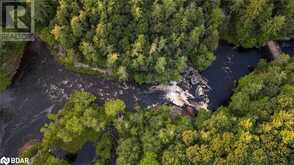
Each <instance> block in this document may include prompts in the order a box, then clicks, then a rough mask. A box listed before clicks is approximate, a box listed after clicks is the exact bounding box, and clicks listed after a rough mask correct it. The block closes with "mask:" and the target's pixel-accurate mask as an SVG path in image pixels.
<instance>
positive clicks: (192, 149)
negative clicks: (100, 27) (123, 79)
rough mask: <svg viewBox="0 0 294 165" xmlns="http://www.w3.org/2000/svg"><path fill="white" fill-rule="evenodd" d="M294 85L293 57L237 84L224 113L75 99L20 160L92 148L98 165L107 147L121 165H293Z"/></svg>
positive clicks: (82, 95)
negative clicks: (99, 103)
mask: <svg viewBox="0 0 294 165" xmlns="http://www.w3.org/2000/svg"><path fill="white" fill-rule="evenodd" d="M293 78H294V59H293V58H292V59H290V58H289V57H288V56H286V55H284V56H282V57H281V58H279V59H278V60H276V61H274V62H272V63H270V64H268V63H267V62H265V61H262V62H261V63H260V64H259V65H258V67H257V69H256V70H255V71H254V72H253V73H252V74H250V75H248V76H245V77H244V78H242V79H241V80H240V81H239V83H238V87H237V88H236V91H235V94H234V95H233V96H232V98H231V102H230V103H229V105H228V106H224V107H220V108H219V109H218V110H217V111H216V112H214V113H211V112H209V111H200V112H199V113H198V115H197V117H196V118H190V117H187V116H182V115H178V114H177V113H175V110H173V108H172V107H169V106H159V107H156V108H152V109H145V110H143V109H142V110H140V111H138V112H127V111H126V110H125V105H124V103H123V102H122V101H120V100H111V101H108V102H106V103H105V104H104V105H103V106H97V105H96V103H95V97H94V96H93V95H91V94H89V93H86V92H77V93H75V94H74V95H73V96H71V98H70V100H69V101H68V103H67V104H66V105H65V109H64V111H62V112H61V113H60V114H57V115H52V116H51V117H50V119H51V120H52V123H51V124H49V125H46V126H45V127H44V128H43V129H42V132H43V133H44V138H43V140H42V142H41V143H40V144H38V145H37V147H36V148H37V149H36V148H35V149H34V150H33V151H34V152H32V149H31V150H30V151H27V153H26V154H27V155H30V156H31V157H34V159H33V160H34V163H35V164H38V163H39V162H40V161H43V162H46V161H52V160H54V161H62V160H59V159H57V158H55V157H54V156H53V155H52V154H50V153H48V151H49V150H50V151H52V149H56V148H62V149H63V150H65V151H67V152H70V153H77V152H78V151H79V150H80V149H81V148H82V146H83V145H84V144H85V143H86V142H91V143H93V144H95V145H96V154H97V157H96V160H97V162H96V164H99V165H100V164H107V163H109V160H110V158H111V149H112V147H113V146H114V144H117V148H116V155H117V159H116V162H117V164H120V165H137V164H140V165H149V164H152V165H156V164H158V165H159V164H162V165H186V164H265V165H266V164H293V163H294V159H293V158H294V157H293V156H294V155H293V147H294V123H293V115H294V95H293V94H294V86H293V84H294V79H293ZM114 130H116V131H114ZM113 132H117V133H118V136H117V135H116V137H118V139H117V138H114V139H113ZM28 153H29V154H28ZM34 155H35V156H34ZM53 158H54V159H53ZM44 160H46V161H44ZM63 161H64V160H63Z"/></svg>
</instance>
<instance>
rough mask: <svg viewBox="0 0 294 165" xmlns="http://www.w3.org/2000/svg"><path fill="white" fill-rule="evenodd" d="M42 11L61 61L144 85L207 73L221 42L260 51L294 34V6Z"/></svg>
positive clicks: (114, 6)
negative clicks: (193, 70)
mask: <svg viewBox="0 0 294 165" xmlns="http://www.w3.org/2000/svg"><path fill="white" fill-rule="evenodd" d="M35 6H36V7H35V8H36V17H35V18H36V24H37V28H36V29H37V36H39V37H40V38H41V39H42V40H44V41H46V42H47V43H48V44H49V45H50V46H51V48H52V49H54V50H55V54H56V56H57V57H58V59H59V60H60V62H62V63H64V64H65V65H67V66H69V68H79V69H84V68H85V67H86V70H89V72H90V70H91V69H92V70H93V69H94V70H95V72H96V73H95V74H98V75H100V76H101V75H102V76H105V77H116V78H118V79H120V80H130V79H131V80H132V79H133V80H135V81H136V82H138V83H155V82H167V81H168V80H179V79H180V78H181V73H182V72H183V71H184V69H185V68H186V67H187V66H188V65H192V66H194V68H196V69H198V70H200V71H201V70H204V69H206V68H207V67H208V66H209V65H210V64H211V63H212V62H213V61H214V59H215V56H214V51H215V49H216V48H217V47H218V42H219V40H220V39H222V40H225V41H228V42H229V43H233V44H234V45H236V46H241V47H245V48H252V47H261V46H263V45H265V44H266V43H267V42H268V41H270V40H283V39H291V38H292V36H293V34H294V28H293V27H294V26H293V25H294V3H293V1H292V0H281V1H275V0H238V1H234V0H211V1H210V0H209V1H206V0H197V1H193V0H176V1H172V0H162V1H158V0H152V1H150V0H127V1H117V0H112V1H109V0H99V1H93V0H81V1H79V0H74V1H71V0H60V1H58V3H57V2H56V1H49V0H41V1H36V5H35ZM8 44H9V45H12V47H13V46H14V45H15V44H14V43H13V42H12V43H11V42H9V43H8ZM4 49H6V48H5V47H4ZM6 54H14V53H6ZM1 64H3V62H1ZM2 67H5V66H2ZM2 70H3V69H2ZM4 70H5V69H4ZM7 72H8V73H7ZM5 74H6V75H10V73H9V71H6V73H5ZM8 77H12V76H11V75H10V76H8ZM6 79H7V78H6ZM1 81H3V84H8V83H7V80H1ZM8 81H9V78H8ZM1 84H2V83H1ZM1 86H6V85H1Z"/></svg>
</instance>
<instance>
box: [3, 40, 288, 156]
mask: <svg viewBox="0 0 294 165" xmlns="http://www.w3.org/2000/svg"><path fill="white" fill-rule="evenodd" d="M285 46H287V44H285ZM288 46H289V45H288ZM289 48H291V46H289ZM289 48H286V50H290V49H289ZM216 57H217V58H216V60H215V62H214V63H213V64H212V65H211V66H210V67H209V68H208V69H207V70H205V71H204V72H202V73H201V75H202V76H203V77H204V78H205V79H207V82H208V84H209V86H210V87H211V90H210V91H209V92H208V97H209V99H210V104H209V108H210V109H212V110H215V109H216V108H217V107H219V106H220V105H224V104H226V103H227V101H228V100H229V98H230V96H231V95H232V92H233V89H234V84H235V82H236V80H238V79H240V78H241V77H242V76H244V75H246V74H248V73H249V72H251V71H252V70H253V69H254V67H255V66H256V65H257V63H258V61H259V60H260V58H261V57H262V51H261V50H260V49H246V50H245V49H243V50H242V49H237V48H234V47H233V46H230V45H228V44H225V43H221V44H220V47H219V48H218V49H217V50H216ZM148 89H149V87H148V86H137V85H135V84H134V83H132V82H128V83H119V82H116V81H112V80H103V79H101V78H98V77H95V76H91V75H82V74H78V73H73V72H71V71H69V70H66V69H65V67H64V66H63V65H60V64H58V63H57V62H56V61H55V60H54V58H53V56H52V55H50V50H49V49H48V48H47V46H46V45H45V44H44V43H41V42H40V41H35V42H32V43H30V44H28V45H27V48H26V50H25V52H24V58H23V60H22V63H21V67H20V68H19V71H18V74H17V76H16V77H15V80H14V83H13V84H12V85H11V87H9V89H7V90H6V91H4V92H3V93H1V94H0V156H1V155H5V156H16V155H17V153H18V150H19V148H21V147H22V146H23V145H24V144H25V143H27V142H28V141H30V140H31V139H39V138H40V137H41V134H40V133H39V129H40V128H41V127H42V125H44V123H46V122H48V120H47V114H49V113H52V112H57V111H58V110H60V109H61V108H62V106H63V105H64V102H65V101H66V99H67V98H68V97H69V96H70V94H71V93H73V92H74V91H76V90H85V91H89V92H91V93H93V94H94V95H96V96H97V99H98V102H99V103H102V102H103V101H104V100H108V99H111V98H120V99H122V100H124V101H125V102H126V104H127V107H128V108H129V109H134V107H136V106H137V105H143V106H150V105H155V104H162V103H166V102H167V100H165V99H164V97H163V94H162V93H160V92H158V93H151V92H150V91H149V90H148Z"/></svg>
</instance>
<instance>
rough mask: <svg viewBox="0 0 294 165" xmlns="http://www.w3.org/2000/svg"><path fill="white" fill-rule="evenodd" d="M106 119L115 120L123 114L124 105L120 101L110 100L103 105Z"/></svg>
mask: <svg viewBox="0 0 294 165" xmlns="http://www.w3.org/2000/svg"><path fill="white" fill-rule="evenodd" d="M104 107H105V113H106V115H107V116H108V117H111V118H115V117H116V116H117V115H118V114H119V113H120V112H124V110H125V108H126V105H125V103H124V102H123V101H121V100H110V101H107V102H106V103H105V105H104Z"/></svg>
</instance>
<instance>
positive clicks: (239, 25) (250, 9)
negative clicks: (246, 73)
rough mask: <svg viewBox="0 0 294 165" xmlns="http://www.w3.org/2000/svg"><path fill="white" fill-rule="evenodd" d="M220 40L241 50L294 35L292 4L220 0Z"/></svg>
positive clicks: (286, 1)
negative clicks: (241, 48)
mask: <svg viewBox="0 0 294 165" xmlns="http://www.w3.org/2000/svg"><path fill="white" fill-rule="evenodd" d="M221 8H222V10H223V13H224V14H225V21H224V23H223V24H222V29H223V30H222V38H223V39H225V40H226V41H228V42H230V43H233V44H234V45H236V46H241V47H244V48H252V47H260V46H263V45H264V44H265V43H266V42H267V41H270V40H285V39H286V40H288V39H291V38H293V35H294V1H293V0H237V1H236V0H222V5H221Z"/></svg>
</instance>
